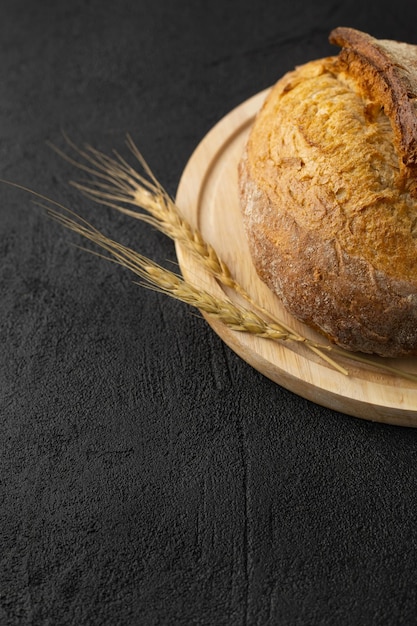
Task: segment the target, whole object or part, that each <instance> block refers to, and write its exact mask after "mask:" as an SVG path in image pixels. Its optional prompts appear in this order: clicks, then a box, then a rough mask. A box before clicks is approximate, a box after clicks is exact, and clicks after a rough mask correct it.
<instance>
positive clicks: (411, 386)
mask: <svg viewBox="0 0 417 626" xmlns="http://www.w3.org/2000/svg"><path fill="white" fill-rule="evenodd" d="M267 91H268V90H266V91H263V92H261V93H259V94H257V95H255V96H253V97H252V98H250V99H249V100H247V101H246V102H244V103H243V104H241V105H240V106H239V107H237V108H236V109H234V110H233V111H231V113H229V114H228V115H227V116H226V117H224V118H223V119H222V120H221V121H220V122H219V123H218V124H217V125H216V126H215V127H214V128H213V129H212V130H211V131H210V132H209V133H208V134H207V135H206V137H205V138H204V139H203V140H202V142H201V143H200V144H199V145H198V147H197V148H196V150H195V151H194V153H193V155H192V156H191V158H190V160H189V162H188V164H187V166H186V168H185V170H184V173H183V175H182V177H181V181H180V184H179V187H178V193H177V198H176V202H177V205H178V206H179V208H180V209H181V211H182V212H183V214H184V216H185V217H186V218H187V219H188V221H189V222H190V223H191V224H193V226H195V227H197V228H198V229H199V230H200V231H201V232H202V234H203V236H204V238H205V240H206V241H208V242H210V243H211V244H212V245H213V246H214V248H215V249H216V251H217V253H218V254H219V256H220V257H221V258H222V259H223V260H224V261H226V263H227V264H228V266H229V268H230V269H231V271H232V273H233V275H234V277H235V278H236V279H237V280H238V281H239V282H240V283H241V284H243V286H244V287H245V288H246V289H247V291H248V292H249V293H250V294H251V295H252V297H253V298H254V300H255V301H256V302H259V303H260V304H262V305H263V306H264V307H265V308H266V309H268V310H269V311H271V312H272V313H273V314H275V315H276V316H277V317H278V318H279V319H281V320H284V321H285V322H286V323H287V324H289V325H290V326H291V327H292V328H293V329H295V330H296V331H298V332H299V333H300V334H303V335H304V336H308V337H310V338H312V339H315V340H316V341H318V342H319V343H322V344H323V343H325V341H324V340H323V338H322V337H321V336H320V335H317V334H316V333H315V332H314V331H312V330H310V329H309V328H307V327H306V326H305V325H303V324H301V323H300V322H298V321H297V320H295V319H294V318H293V317H291V316H290V315H289V314H288V313H287V312H286V311H285V310H284V309H283V307H282V305H281V303H280V301H279V299H278V298H277V297H276V296H275V295H274V294H273V293H272V292H271V291H270V290H269V289H268V288H267V287H266V286H265V285H264V284H263V283H262V282H261V281H260V280H259V278H258V276H257V274H256V271H255V269H254V267H253V265H252V261H251V258H250V254H249V250H248V246H247V243H246V239H245V235H244V232H243V226H242V221H241V217H240V210H239V201H238V190H237V164H238V162H239V159H240V156H241V154H242V151H243V147H244V144H245V141H246V138H247V135H248V132H249V129H250V126H251V125H252V122H253V120H254V116H255V114H256V112H257V111H258V110H259V109H260V107H261V106H262V103H263V101H264V99H265V96H266V94H267ZM177 256H178V261H179V264H180V268H181V271H182V273H183V275H184V277H185V278H186V279H188V280H190V281H191V282H192V283H193V284H195V285H196V286H198V287H199V288H204V289H207V290H208V291H210V292H211V293H213V294H215V295H218V296H220V297H224V296H225V294H226V295H227V296H228V297H229V298H231V299H232V300H234V301H236V302H240V301H239V298H238V297H237V296H236V295H235V294H234V293H233V292H230V291H229V290H227V289H225V288H224V287H222V286H220V285H219V283H218V282H217V281H216V280H215V279H214V278H213V277H212V276H211V275H210V273H209V272H207V271H206V270H205V269H204V268H202V267H201V265H199V263H198V262H197V261H196V259H195V258H194V257H193V256H192V255H190V253H188V252H187V251H186V250H185V249H184V248H183V247H181V246H180V245H178V244H177ZM206 319H207V321H208V323H209V324H210V325H211V327H212V328H213V329H214V331H215V332H216V333H217V334H218V335H219V336H220V337H221V338H222V339H223V341H224V342H225V343H226V344H227V345H228V346H229V347H231V348H232V349H233V350H234V351H235V352H236V353H237V354H239V355H240V356H241V357H242V358H243V359H244V360H245V361H247V362H248V363H249V364H250V365H251V366H253V367H254V368H256V369H257V370H258V371H260V372H262V374H264V375H265V376H267V377H268V378H270V379H271V380H273V381H275V382H276V383H278V384H279V385H282V386H283V387H285V388H287V389H289V390H291V391H293V392H295V393H296V394H298V395H300V396H302V397H304V398H307V399H308V400H311V401H312V402H315V403H317V404H320V405H322V406H326V407H328V408H331V409H334V410H336V411H340V412H343V413H347V414H349V415H353V416H355V417H360V418H364V419H368V420H373V421H379V422H385V423H389V424H396V425H402V426H414V427H415V426H417V383H415V382H412V381H409V380H408V379H405V378H402V377H401V376H397V375H392V374H390V373H385V372H381V371H380V370H377V369H376V368H373V367H372V365H363V364H357V363H355V362H353V361H350V360H346V359H345V360H342V359H341V358H340V357H335V359H336V360H337V359H338V361H339V363H340V364H341V365H343V366H344V367H345V368H346V369H347V370H348V371H349V375H345V374H343V373H340V372H339V371H337V370H335V369H334V367H332V366H331V365H329V364H327V363H326V362H325V361H324V360H323V359H321V358H320V357H319V356H316V355H315V354H314V353H313V352H311V351H310V350H308V349H307V348H306V347H305V346H304V345H303V344H301V343H295V342H291V343H290V342H287V343H284V342H281V343H278V342H274V341H271V340H267V339H263V338H259V337H256V336H253V335H249V334H247V333H241V332H236V331H232V330H230V329H229V328H228V327H227V326H226V325H224V324H222V323H220V322H218V321H216V320H213V319H212V318H210V317H209V316H206ZM372 360H373V361H374V362H377V361H378V360H379V361H380V362H383V363H386V364H389V365H393V366H396V367H401V368H402V369H403V370H407V371H409V372H412V373H414V374H417V359H416V358H403V359H390V360H386V359H378V358H377V357H375V359H374V358H372Z"/></svg>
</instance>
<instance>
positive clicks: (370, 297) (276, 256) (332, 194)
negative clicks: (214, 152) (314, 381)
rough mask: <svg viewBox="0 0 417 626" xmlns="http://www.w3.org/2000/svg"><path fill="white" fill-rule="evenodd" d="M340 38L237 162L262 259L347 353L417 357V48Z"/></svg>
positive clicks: (300, 72) (268, 110)
mask: <svg viewBox="0 0 417 626" xmlns="http://www.w3.org/2000/svg"><path fill="white" fill-rule="evenodd" d="M330 38H331V41H333V42H335V43H341V44H342V45H343V46H344V48H343V50H342V52H341V54H340V55H339V56H335V57H328V58H325V59H319V60H317V61H311V62H310V63H307V64H305V65H303V66H301V67H299V68H296V69H295V70H294V71H293V72H289V73H288V74H286V75H285V76H284V77H283V78H282V79H280V80H279V81H278V83H277V84H276V85H275V86H274V87H273V88H272V90H271V92H270V94H269V96H268V97H267V99H266V101H265V103H264V105H263V107H262V109H261V111H260V112H259V113H258V115H257V118H256V120H255V123H254V125H253V128H252V130H251V133H250V136H249V139H248V142H247V145H246V148H245V152H244V154H243V156H242V159H241V162H240V164H239V194H240V202H241V207H242V215H243V222H244V226H245V230H246V234H247V238H248V242H249V246H250V251H251V255H252V259H253V262H254V265H255V267H256V270H257V272H258V274H259V276H260V278H261V279H262V280H263V281H264V282H265V283H266V284H267V285H268V286H269V287H270V289H271V290H272V291H274V292H275V293H276V294H277V295H278V296H279V298H280V299H281V301H282V302H283V304H284V306H285V307H286V308H287V309H288V310H289V311H290V312H291V313H292V314H293V315H294V316H295V317H297V318H298V319H300V320H302V321H303V322H305V323H307V324H308V325H310V326H312V327H313V328H315V329H317V330H319V331H321V332H322V333H323V334H325V335H326V336H327V337H328V338H329V339H330V340H332V341H333V342H335V343H336V344H338V345H340V346H341V347H344V348H346V349H348V350H355V351H362V352H367V353H375V354H379V355H381V356H400V355H404V354H417V263H416V261H417V201H416V198H415V194H416V178H415V172H416V164H417V124H416V121H415V120H416V115H415V112H414V105H415V103H414V93H417V88H416V89H414V87H413V85H414V84H415V85H416V86H417V47H415V46H411V45H409V44H399V43H397V42H389V41H385V40H384V41H377V40H375V39H373V38H372V37H370V36H369V35H366V34H365V33H359V31H354V30H353V29H336V30H335V31H333V33H332V34H331V37H330ZM375 59H376V60H375ZM407 60H408V64H407ZM414 63H416V68H415V71H416V74H415V76H414V75H413V74H412V71H411V72H410V68H413V66H414ZM413 81H414V82H413ZM410 116H411V118H410ZM409 118H410V119H411V121H410V119H409ZM407 120H408V121H407Z"/></svg>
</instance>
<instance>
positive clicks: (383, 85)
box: [329, 27, 417, 177]
mask: <svg viewBox="0 0 417 626" xmlns="http://www.w3.org/2000/svg"><path fill="white" fill-rule="evenodd" d="M329 40H330V42H331V43H334V44H337V45H339V46H341V47H342V51H341V52H340V54H339V56H338V63H339V66H340V68H341V69H345V70H346V71H347V72H348V74H349V75H350V76H351V77H352V78H353V79H355V80H356V81H357V83H358V84H359V85H360V87H361V88H362V89H363V90H364V91H365V93H367V95H368V97H369V98H370V99H371V100H373V101H374V102H376V103H377V104H380V105H381V106H383V107H384V111H385V113H386V115H387V116H388V117H389V119H390V121H391V125H392V128H393V131H394V141H395V144H396V149H397V152H398V156H399V159H400V163H401V164H402V165H401V166H400V168H401V171H402V173H403V174H405V175H406V176H411V177H417V101H416V98H417V46H414V45H411V44H407V43H402V42H398V41H391V40H384V39H375V38H374V37H371V35H368V34H367V33H363V32H361V31H358V30H355V29H353V28H344V27H339V28H336V29H334V30H333V31H332V32H331V33H330V37H329Z"/></svg>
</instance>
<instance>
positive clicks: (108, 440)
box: [0, 0, 417, 626]
mask: <svg viewBox="0 0 417 626" xmlns="http://www.w3.org/2000/svg"><path fill="white" fill-rule="evenodd" d="M416 13H417V9H416V6H415V3H414V2H411V1H410V2H404V1H403V2H402V1H399V2H395V3H391V4H390V5H388V6H386V7H385V6H381V3H377V2H371V3H366V2H363V1H362V2H359V1H355V0H347V1H345V2H334V1H333V2H332V1H330V0H328V1H323V2H319V3H318V2H309V1H307V0H302V1H300V0H293V1H292V2H282V1H281V0H274V1H268V2H246V1H244V0H242V1H240V2H238V1H237V0H231V1H225V2H217V1H215V2H201V1H200V0H199V1H195V2H185V1H181V2H180V1H178V2H175V1H173V2H170V3H169V2H163V1H162V0H154V1H152V2H151V1H150V0H141V1H138V2H127V1H126V0H122V1H119V2H113V3H103V2H99V1H98V0H84V1H82V0H75V1H73V2H67V1H66V0H65V1H63V2H53V1H52V0H51V1H48V2H47V1H42V0H41V1H32V2H31V1H29V0H13V1H12V0H1V1H0V18H1V19H0V176H1V177H2V178H6V179H9V180H12V181H14V182H16V183H20V184H22V185H26V186H28V187H30V188H32V189H35V190H37V191H39V192H41V193H43V194H45V195H47V196H49V197H52V198H54V199H55V200H57V201H59V202H62V203H63V204H65V205H67V206H71V207H72V208H73V209H74V210H76V211H77V212H79V213H81V214H82V215H83V216H85V217H87V218H88V219H90V220H91V221H92V222H93V223H94V224H95V225H96V226H98V227H99V228H101V229H103V230H104V231H105V232H106V233H108V234H110V235H112V236H113V237H114V238H115V239H117V240H120V241H122V242H123V243H125V244H127V245H130V246H132V247H134V248H136V249H138V250H139V251H141V252H142V253H144V254H146V255H148V256H151V257H152V258H154V259H155V260H156V261H158V262H163V263H165V262H166V261H167V262H170V261H174V260H175V252H174V248H173V245H172V243H171V242H170V241H168V240H167V239H166V238H164V237H163V236H162V235H161V234H159V233H157V232H155V231H153V230H152V229H151V228H149V227H147V226H146V225H143V224H140V223H137V222H132V220H129V218H127V217H124V216H121V215H119V214H116V213H115V212H112V211H111V210H110V209H107V208H103V207H100V206H98V205H95V204H93V203H91V202H89V201H87V200H86V199H84V198H82V197H80V195H79V194H77V192H76V191H75V190H74V189H72V188H71V187H69V186H68V184H67V181H68V180H69V179H71V178H72V177H73V176H74V172H73V170H72V168H71V166H70V165H69V164H67V163H65V162H64V161H62V160H61V159H60V158H59V157H58V156H57V155H56V154H55V153H53V152H52V151H51V150H50V148H49V147H48V146H47V145H46V142H47V141H51V142H53V143H55V144H58V145H63V140H62V135H61V131H62V130H64V131H66V132H67V133H68V134H69V135H70V136H71V137H72V138H73V139H74V141H76V142H77V143H82V142H84V141H86V142H89V143H92V144H93V145H94V146H96V147H97V148H99V149H102V150H104V151H107V152H108V151H111V150H112V149H113V148H117V149H118V150H121V151H123V150H124V147H123V146H124V139H125V135H126V133H130V134H131V135H132V136H133V138H134V140H135V142H136V143H137V145H138V146H139V148H140V150H141V151H142V153H143V154H144V156H145V158H146V159H147V160H148V162H149V163H150V165H151V167H152V168H153V170H154V171H155V173H156V175H157V176H158V178H159V179H160V181H161V182H162V183H163V184H164V186H165V187H166V188H167V189H168V190H169V191H170V192H171V193H172V194H175V191H176V188H177V184H178V181H179V178H180V176H181V172H182V170H183V168H184V166H185V164H186V162H187V160H188V158H189V156H190V154H191V153H192V151H193V149H194V148H195V146H196V145H197V144H198V142H199V141H200V140H201V139H202V137H203V136H204V135H205V134H206V132H207V131H208V130H209V129H210V128H211V127H212V125H213V124H214V123H215V122H217V121H218V120H219V119H220V118H221V117H223V116H224V115H225V114H226V113H227V112H228V111H229V110H231V109H232V108H233V107H234V106H236V105H238V104H239V103H240V102H242V101H243V100H245V99H246V98H248V97H249V96H251V95H252V94H254V93H256V92H258V91H259V90H261V89H263V88H265V87H267V86H269V85H270V84H272V83H274V82H275V81H276V80H277V79H278V78H279V77H280V75H281V74H282V73H283V72H285V71H286V70H288V69H291V68H292V67H293V66H294V65H296V64H299V63H302V62H305V61H307V60H310V59H312V58H316V57H319V56H324V55H326V54H329V53H332V52H333V51H334V49H333V48H332V47H331V46H329V44H328V43H327V35H328V33H329V31H330V30H331V29H332V28H333V27H335V26H339V25H344V26H353V27H356V28H360V29H363V30H367V31H368V32H371V33H372V34H374V35H375V36H378V37H387V38H393V39H402V40H407V41H410V42H413V43H417V28H416ZM0 193H1V202H0V257H1V263H0V346H1V349H0V420H1V422H0V424H1V431H0V446H1V448H0V449H1V452H0V472H1V473H0V624H1V625H2V626H3V625H4V626H6V625H7V626H8V625H13V626H15V625H16V626H17V625H19V626H20V625H22V626H23V625H25V626H26V625H31V626H32V625H33V626H35V625H38V624H40V625H48V626H61V625H67V624H68V625H75V626H81V625H86V626H87V625H88V626H90V625H94V626H95V625H97V626H103V625H106V626H107V625H109V626H116V625H119V624H120V625H129V626H130V625H136V624H138V625H139V624H140V625H144V626H148V625H149V626H152V625H160V624H163V625H165V624H167V625H176V624H179V625H188V624H192V625H194V624H195V625H213V626H221V625H223V624H224V625H228V626H238V625H239V626H240V625H242V626H243V625H256V626H261V625H273V624H279V625H285V626H287V625H288V626H295V625H307V626H315V625H329V626H333V625H348V624H349V625H355V626H357V625H360V626H362V625H391V624H393V625H399V624H407V625H408V624H416V623H417V618H416V608H417V603H416V600H417V589H416V575H417V572H416V565H417V554H416V545H417V526H416V522H417V497H416V492H417V466H415V465H414V463H416V460H417V432H416V431H414V430H407V429H405V428H398V427H397V428H396V427H391V426H384V425H380V424H373V423H371V422H366V421H361V420H358V419H354V418H352V417H348V416H346V415H342V414H340V413H336V412H333V411H331V410H328V409H324V408H321V407H319V406H317V405H315V404H313V403H311V402H308V401H306V400H304V399H302V398H299V397H297V396H295V395H294V394H292V393H290V392H289V391H286V390H285V389H283V388H281V387H279V386H278V385H275V384H273V383H272V382H270V381H269V380H267V379H266V378H263V377H262V376H261V375H260V374H259V373H257V372H256V371H254V370H253V369H251V368H250V367H249V366H247V365H246V364H245V363H244V362H243V361H241V360H240V359H239V358H238V357H237V356H236V355H235V354H234V353H233V352H231V351H230V350H229V349H228V348H227V347H225V346H224V344H222V342H221V341H220V339H219V338H218V337H217V336H216V335H214V333H213V332H212V331H211V330H210V328H209V327H208V325H207V324H206V323H205V322H204V321H203V320H202V319H201V318H200V317H198V316H196V315H195V314H193V312H192V311H191V310H190V309H188V308H187V307H186V306H185V305H182V304H180V303H177V302H175V301H172V300H169V299H167V298H165V297H164V296H163V295H160V294H157V293H153V292H150V291H147V290H144V289H142V288H140V287H138V286H135V285H133V283H132V276H130V275H129V274H128V272H127V271H125V270H123V269H122V268H119V267H117V266H114V265H113V264H110V263H106V262H105V261H103V260H101V259H99V258H97V257H94V256H93V255H89V254H87V253H86V252H85V251H82V250H80V249H79V248H77V247H75V246H73V245H72V244H73V243H77V244H79V243H82V242H80V241H79V240H78V239H77V237H75V236H74V235H71V234H69V233H68V232H66V231H64V229H62V228H61V227H60V226H59V225H57V224H56V223H54V222H52V221H50V220H49V219H47V218H46V217H45V215H44V213H43V211H42V209H40V208H39V207H37V206H34V205H33V203H32V201H31V199H30V197H29V196H28V195H27V194H25V193H24V192H21V191H18V190H17V189H13V188H9V187H7V186H1V189H0Z"/></svg>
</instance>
